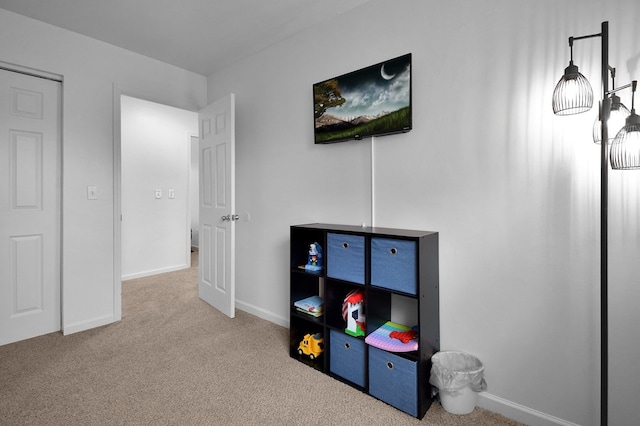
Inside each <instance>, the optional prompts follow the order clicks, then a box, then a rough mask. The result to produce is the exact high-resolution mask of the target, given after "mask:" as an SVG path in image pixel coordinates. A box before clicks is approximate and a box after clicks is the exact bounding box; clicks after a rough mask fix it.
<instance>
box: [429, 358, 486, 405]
mask: <svg viewBox="0 0 640 426" xmlns="http://www.w3.org/2000/svg"><path fill="white" fill-rule="evenodd" d="M431 362H432V365H431V376H430V377H429V383H431V384H432V385H433V386H435V387H436V388H438V393H439V395H440V402H441V403H442V408H444V409H445V411H447V412H448V413H451V414H469V413H471V412H472V411H473V410H474V409H475V407H476V402H477V399H478V392H480V391H483V390H486V389H487V383H486V382H485V380H484V366H483V365H482V362H480V360H479V359H478V358H476V357H474V356H473V355H469V354H467V353H464V352H459V351H442V352H438V353H436V354H434V355H433V356H432V357H431Z"/></svg>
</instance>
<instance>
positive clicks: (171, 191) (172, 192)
mask: <svg viewBox="0 0 640 426" xmlns="http://www.w3.org/2000/svg"><path fill="white" fill-rule="evenodd" d="M169 198H171V199H174V198H176V192H175V191H174V190H173V189H170V190H169Z"/></svg>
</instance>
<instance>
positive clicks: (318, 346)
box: [298, 333, 324, 359]
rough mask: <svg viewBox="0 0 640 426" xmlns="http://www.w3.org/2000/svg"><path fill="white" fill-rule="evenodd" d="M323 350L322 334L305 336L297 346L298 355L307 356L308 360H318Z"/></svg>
mask: <svg viewBox="0 0 640 426" xmlns="http://www.w3.org/2000/svg"><path fill="white" fill-rule="evenodd" d="M323 350H324V339H323V338H322V333H316V334H313V335H311V334H305V336H304V338H303V339H302V341H300V345H299V346H298V355H302V354H304V355H309V358H310V359H314V358H318V356H320V354H321V353H322V352H323Z"/></svg>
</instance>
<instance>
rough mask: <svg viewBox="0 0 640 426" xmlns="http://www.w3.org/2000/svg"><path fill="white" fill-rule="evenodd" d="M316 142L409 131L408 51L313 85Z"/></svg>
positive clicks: (409, 62) (321, 142)
mask: <svg viewBox="0 0 640 426" xmlns="http://www.w3.org/2000/svg"><path fill="white" fill-rule="evenodd" d="M313 104H314V121H315V128H314V135H315V143H317V144H326V143H334V142H342V141H347V140H353V139H362V138H364V137H368V136H381V135H390V134H394V133H404V132H408V131H410V130H411V54H410V53H409V54H406V55H403V56H400V57H397V58H394V59H389V60H388V61H384V62H380V63H379V64H375V65H371V66H369V67H366V68H363V69H361V70H358V71H353V72H350V73H348V74H344V75H341V76H339V77H334V78H331V79H328V80H325V81H321V82H320V83H316V84H314V85H313Z"/></svg>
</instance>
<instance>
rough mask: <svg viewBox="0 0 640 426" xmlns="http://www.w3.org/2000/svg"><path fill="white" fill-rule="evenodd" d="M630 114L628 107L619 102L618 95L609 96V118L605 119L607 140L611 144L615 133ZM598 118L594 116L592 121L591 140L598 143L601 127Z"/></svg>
mask: <svg viewBox="0 0 640 426" xmlns="http://www.w3.org/2000/svg"><path fill="white" fill-rule="evenodd" d="M630 114H631V112H630V111H629V109H628V108H627V107H626V106H624V104H623V103H622V102H620V97H619V96H616V95H613V96H611V112H610V115H609V120H608V121H607V126H608V129H609V132H608V133H609V137H608V139H609V140H608V142H609V144H611V142H613V139H614V138H615V136H616V134H617V133H618V131H619V130H620V129H622V128H623V127H624V125H625V122H626V119H627V117H628V116H629V115H630ZM601 126H602V125H601V122H600V119H598V118H596V121H595V122H594V123H593V141H594V142H595V143H597V144H599V143H600V139H602V128H601Z"/></svg>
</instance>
